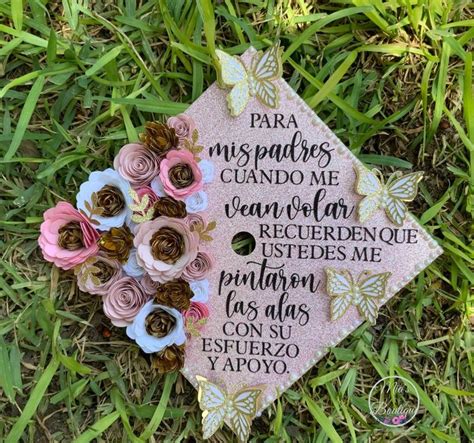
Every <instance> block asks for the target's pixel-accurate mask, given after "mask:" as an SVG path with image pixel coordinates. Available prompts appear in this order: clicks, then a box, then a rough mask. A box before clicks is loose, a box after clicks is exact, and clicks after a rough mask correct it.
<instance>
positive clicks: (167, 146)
mask: <svg viewBox="0 0 474 443" xmlns="http://www.w3.org/2000/svg"><path fill="white" fill-rule="evenodd" d="M140 140H141V141H142V142H143V144H144V145H145V147H147V148H148V149H149V150H150V151H152V152H153V153H155V154H156V155H157V156H158V157H159V158H161V157H163V156H164V155H166V153H167V152H168V151H170V150H171V149H174V148H177V147H178V144H179V138H178V137H177V136H176V131H175V130H174V128H170V127H169V126H167V125H165V124H163V123H159V122H148V123H146V124H145V132H144V133H143V134H140Z"/></svg>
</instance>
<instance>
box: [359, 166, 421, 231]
mask: <svg viewBox="0 0 474 443" xmlns="http://www.w3.org/2000/svg"><path fill="white" fill-rule="evenodd" d="M354 169H355V171H356V175H357V182H356V192H357V193H358V194H359V195H364V196H365V198H364V199H362V201H361V202H360V203H359V206H358V208H357V214H358V217H359V221H360V222H361V223H364V222H366V221H367V220H369V219H370V218H371V217H372V216H373V215H374V214H375V213H376V212H377V211H378V210H379V209H385V213H386V214H387V217H388V218H389V219H390V220H391V221H392V222H393V223H395V224H396V225H397V226H402V225H403V222H404V220H405V217H406V214H407V211H408V210H407V206H406V204H405V203H404V202H411V201H413V200H414V198H415V197H416V194H417V192H418V183H419V182H420V180H421V179H422V178H423V172H413V173H411V174H407V175H401V173H400V172H395V173H393V174H392V175H391V176H390V177H389V179H388V180H387V183H386V184H385V183H384V179H383V176H382V173H381V172H380V171H379V170H378V169H372V170H369V169H366V168H364V167H363V166H356V167H355V168H354Z"/></svg>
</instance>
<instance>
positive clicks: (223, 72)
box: [216, 49, 247, 87]
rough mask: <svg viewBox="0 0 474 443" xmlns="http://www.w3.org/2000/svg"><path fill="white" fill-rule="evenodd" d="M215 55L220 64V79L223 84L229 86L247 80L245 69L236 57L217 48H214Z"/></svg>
mask: <svg viewBox="0 0 474 443" xmlns="http://www.w3.org/2000/svg"><path fill="white" fill-rule="evenodd" d="M216 55H217V58H218V60H219V66H220V69H219V75H220V80H221V82H222V83H223V84H224V85H225V86H227V87H231V86H235V85H236V84H238V83H240V82H242V81H247V71H246V69H245V66H244V64H243V63H242V62H241V61H240V59H239V58H238V57H235V56H232V55H229V54H227V53H226V52H224V51H221V50H219V49H216Z"/></svg>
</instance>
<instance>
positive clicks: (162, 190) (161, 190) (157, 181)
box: [150, 177, 167, 197]
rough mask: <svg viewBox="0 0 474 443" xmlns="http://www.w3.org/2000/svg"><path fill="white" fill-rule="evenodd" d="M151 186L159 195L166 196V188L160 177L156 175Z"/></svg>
mask: <svg viewBox="0 0 474 443" xmlns="http://www.w3.org/2000/svg"><path fill="white" fill-rule="evenodd" d="M150 188H151V189H152V190H153V192H154V193H155V194H156V195H157V196H158V197H166V196H167V194H166V192H165V188H163V183H161V180H160V177H155V178H154V179H153V180H152V181H151V183H150Z"/></svg>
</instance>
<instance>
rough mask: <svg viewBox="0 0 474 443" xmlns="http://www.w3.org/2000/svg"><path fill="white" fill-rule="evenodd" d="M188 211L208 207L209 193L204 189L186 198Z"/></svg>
mask: <svg viewBox="0 0 474 443" xmlns="http://www.w3.org/2000/svg"><path fill="white" fill-rule="evenodd" d="M184 203H186V211H188V212H201V211H205V210H206V208H207V194H206V193H205V192H204V191H198V192H195V193H194V194H192V195H190V196H189V197H187V198H186V199H185V200H184Z"/></svg>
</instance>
